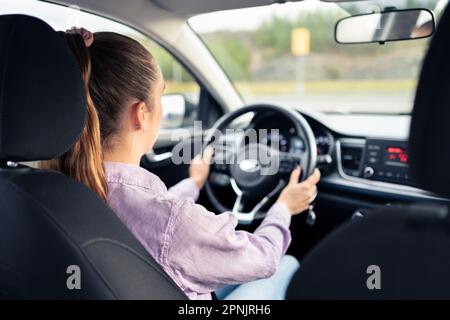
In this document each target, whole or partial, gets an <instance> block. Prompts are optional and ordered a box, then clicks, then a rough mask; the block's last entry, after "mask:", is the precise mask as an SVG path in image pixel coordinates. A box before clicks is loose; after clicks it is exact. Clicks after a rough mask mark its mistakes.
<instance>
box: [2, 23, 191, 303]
mask: <svg viewBox="0 0 450 320" xmlns="http://www.w3.org/2000/svg"><path fill="white" fill-rule="evenodd" d="M0 44H1V45H0V76H1V77H0V161H1V168H0V297H1V298H8V299H186V296H185V295H184V294H183V293H182V291H181V290H180V289H179V288H178V287H177V285H176V284H175V283H174V282H173V281H172V280H171V279H170V277H168V276H167V275H166V274H165V272H164V271H163V270H162V268H161V267H160V266H159V265H158V263H156V262H155V261H154V260H153V258H152V257H151V256H150V255H149V254H148V253H147V251H146V250H145V249H144V248H143V247H142V246H141V245H140V243H139V242H138V241H137V240H136V239H135V238H134V236H133V235H132V234H131V232H130V231H129V230H128V229H127V228H126V227H125V225H124V224H123V223H122V222H121V221H120V219H118V218H117V216H116V215H115V214H114V212H112V211H111V210H110V209H109V207H108V206H107V205H106V204H105V203H104V202H103V201H102V200H101V199H100V198H98V197H97V196H96V195H95V194H94V193H93V192H92V191H91V190H89V189H88V188H86V187H85V186H83V185H82V184H80V183H78V182H76V181H74V180H72V179H71V178H69V177H66V176H64V175H63V174H61V173H57V172H53V171H48V170H40V169H32V168H29V167H26V166H21V165H17V163H16V162H17V161H32V160H44V159H50V158H53V157H55V156H57V155H59V154H61V153H63V152H65V151H66V150H67V149H68V148H69V147H70V146H71V145H72V144H73V143H74V142H75V141H76V139H77V137H78V136H79V134H80V132H81V130H82V128H83V125H84V116H85V109H86V106H85V98H84V92H83V84H82V79H81V72H80V68H79V66H78V64H77V62H76V60H75V57H74V56H73V54H72V53H71V52H70V50H69V48H68V47H67V46H66V44H65V41H64V38H63V37H61V35H59V34H58V33H56V32H55V31H54V30H53V29H52V28H51V27H50V26H48V25H47V24H46V23H44V22H43V21H41V20H39V19H36V18H33V17H29V16H23V15H6V16H0ZM78 280H79V281H78ZM78 284H80V287H79V286H78Z"/></svg>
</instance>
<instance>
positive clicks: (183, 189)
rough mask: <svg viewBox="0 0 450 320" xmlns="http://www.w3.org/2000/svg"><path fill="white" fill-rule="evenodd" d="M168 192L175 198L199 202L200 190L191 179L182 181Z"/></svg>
mask: <svg viewBox="0 0 450 320" xmlns="http://www.w3.org/2000/svg"><path fill="white" fill-rule="evenodd" d="M168 191H169V193H170V194H171V195H173V196H175V197H179V198H189V199H192V200H193V201H194V202H195V201H197V199H198V196H199V194H200V189H199V188H198V186H197V184H196V183H195V182H194V180H192V179H191V178H187V179H183V180H181V181H180V182H178V183H177V184H176V185H174V186H173V187H171V188H170V189H169V190H168Z"/></svg>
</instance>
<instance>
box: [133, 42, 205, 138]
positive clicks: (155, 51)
mask: <svg viewBox="0 0 450 320" xmlns="http://www.w3.org/2000/svg"><path fill="white" fill-rule="evenodd" d="M141 43H142V44H143V45H144V46H145V47H146V48H147V49H148V50H149V51H150V53H151V54H152V55H153V56H154V57H155V59H156V60H157V61H158V64H159V66H160V67H161V71H162V73H163V75H164V80H165V82H166V91H165V94H164V96H163V98H162V107H163V119H162V122H161V128H162V129H174V128H189V127H192V126H193V125H194V121H195V120H196V119H197V117H198V106H199V99H200V86H199V84H198V83H197V81H196V80H195V79H194V78H193V77H192V75H191V74H190V73H189V72H188V71H187V70H186V68H185V67H183V66H182V65H181V64H180V63H179V62H178V61H177V60H176V59H175V58H174V57H173V56H172V55H171V54H170V53H169V52H167V50H166V49H164V48H162V47H161V46H159V45H158V44H157V43H155V42H154V41H152V40H150V39H148V38H145V39H143V40H142V41H141Z"/></svg>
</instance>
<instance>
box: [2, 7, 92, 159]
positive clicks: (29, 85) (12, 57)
mask: <svg viewBox="0 0 450 320" xmlns="http://www.w3.org/2000/svg"><path fill="white" fill-rule="evenodd" d="M85 112H86V103H85V96H84V91H83V80H82V75H81V71H80V66H79V64H78V63H77V61H76V59H75V56H74V55H73V54H72V52H71V51H70V49H69V47H68V46H67V45H66V43H65V40H64V37H61V35H59V34H57V33H56V32H55V31H54V30H53V29H52V28H51V27H50V26H49V25H48V24H46V23H45V22H43V21H42V20H39V19H37V18H34V17H30V16H25V15H4V16H0V161H5V160H10V161H30V160H44V159H50V158H52V157H55V156H58V155H60V154H62V153H64V152H65V151H67V150H68V149H69V148H70V146H71V145H72V144H73V143H74V142H75V141H76V139H77V138H78V136H79V135H80V133H81V130H82V128H83V126H84V117H85Z"/></svg>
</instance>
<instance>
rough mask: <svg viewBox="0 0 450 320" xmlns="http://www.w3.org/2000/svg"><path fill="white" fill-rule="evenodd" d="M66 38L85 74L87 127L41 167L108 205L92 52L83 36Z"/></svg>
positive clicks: (66, 34) (66, 35)
mask: <svg viewBox="0 0 450 320" xmlns="http://www.w3.org/2000/svg"><path fill="white" fill-rule="evenodd" d="M64 36H65V39H66V42H67V44H68V46H69V47H70V49H71V50H72V52H73V53H74V55H75V57H76V58H77V60H78V62H79V64H80V67H81V71H82V76H83V83H84V92H85V94H86V103H87V112H86V118H85V126H84V128H83V131H82V132H81V135H80V138H79V139H78V141H77V142H76V143H75V144H74V145H73V146H72V147H71V149H70V150H69V151H67V152H66V153H64V154H63V155H62V156H60V157H58V158H56V159H52V160H48V161H43V162H42V165H41V166H42V167H43V168H47V169H51V170H56V171H60V172H62V173H64V174H65V175H68V176H70V177H72V178H73V179H75V180H77V181H79V182H81V183H83V184H84V185H86V186H87V187H89V188H90V189H92V190H93V191H94V192H95V193H96V194H97V195H98V196H99V197H100V198H101V199H103V200H104V201H106V199H107V182H106V175H105V169H104V167H103V152H102V146H101V138H100V123H99V117H98V114H97V110H96V108H95V106H94V102H93V101H92V98H91V94H90V90H89V81H90V75H91V60H90V56H89V49H88V48H87V47H86V45H85V43H84V40H83V37H82V36H81V35H79V34H73V33H65V35H64Z"/></svg>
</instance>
